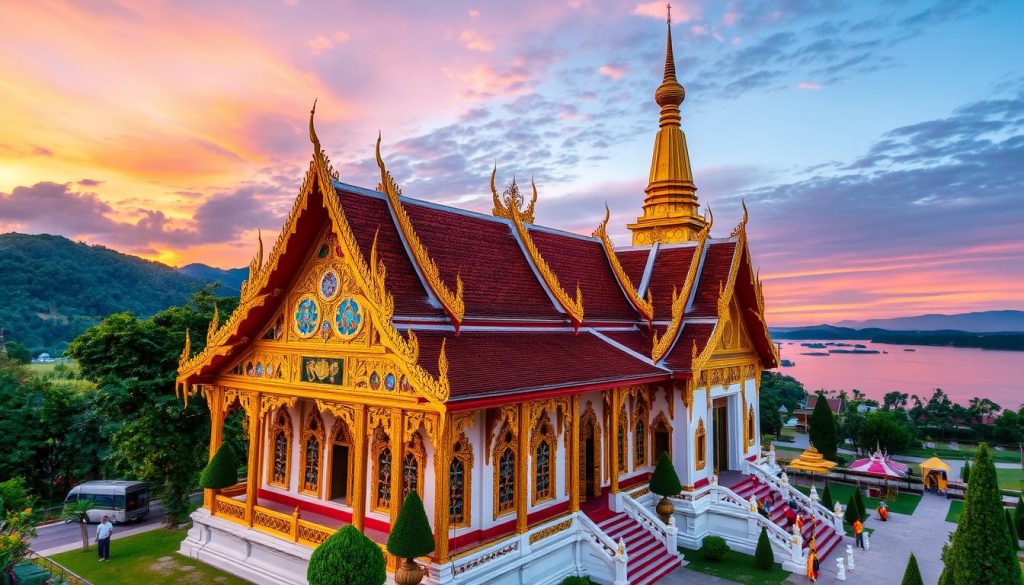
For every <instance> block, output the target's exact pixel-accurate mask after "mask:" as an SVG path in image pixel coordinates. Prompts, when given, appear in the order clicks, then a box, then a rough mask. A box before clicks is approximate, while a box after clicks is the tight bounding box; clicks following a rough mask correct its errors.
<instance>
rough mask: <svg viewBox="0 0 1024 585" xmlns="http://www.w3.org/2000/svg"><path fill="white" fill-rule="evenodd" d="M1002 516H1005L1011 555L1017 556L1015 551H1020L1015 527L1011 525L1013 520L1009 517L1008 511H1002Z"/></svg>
mask: <svg viewBox="0 0 1024 585" xmlns="http://www.w3.org/2000/svg"><path fill="white" fill-rule="evenodd" d="M1003 513H1004V515H1005V516H1006V535H1007V536H1008V537H1010V550H1012V551H1013V554H1014V555H1016V554H1017V550H1018V549H1020V537H1019V536H1017V527H1016V526H1014V524H1013V518H1012V517H1011V516H1010V510H1009V509H1008V508H1007V509H1004V510H1003Z"/></svg>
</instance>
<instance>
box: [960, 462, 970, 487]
mask: <svg viewBox="0 0 1024 585" xmlns="http://www.w3.org/2000/svg"><path fill="white" fill-rule="evenodd" d="M960 479H961V480H963V482H964V483H967V482H969V481H971V462H970V461H964V466H963V467H962V468H960Z"/></svg>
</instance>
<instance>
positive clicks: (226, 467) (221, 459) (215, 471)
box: [199, 443, 241, 490]
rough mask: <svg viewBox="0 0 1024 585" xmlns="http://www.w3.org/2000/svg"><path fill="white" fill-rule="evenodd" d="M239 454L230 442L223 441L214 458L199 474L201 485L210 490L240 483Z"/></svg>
mask: <svg viewBox="0 0 1024 585" xmlns="http://www.w3.org/2000/svg"><path fill="white" fill-rule="evenodd" d="M239 467H241V463H239V462H238V454H237V453H235V450H234V448H232V447H231V445H230V444H229V443H221V445H220V447H218V448H217V452H216V453H215V454H214V455H213V459H210V462H209V463H207V464H206V467H204V468H203V472H202V473H200V474H199V487H201V488H205V489H208V490H222V489H224V488H227V487H231V486H233V485H235V484H236V483H238V468H239Z"/></svg>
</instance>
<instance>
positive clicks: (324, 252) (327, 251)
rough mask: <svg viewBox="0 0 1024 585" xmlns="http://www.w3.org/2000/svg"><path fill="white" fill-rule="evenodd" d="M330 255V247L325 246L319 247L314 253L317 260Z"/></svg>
mask: <svg viewBox="0 0 1024 585" xmlns="http://www.w3.org/2000/svg"><path fill="white" fill-rule="evenodd" d="M330 253H331V247H330V246H328V245H327V244H324V245H322V246H320V250H319V251H318V252H317V253H316V257H317V258H326V257H327V255H328V254H330Z"/></svg>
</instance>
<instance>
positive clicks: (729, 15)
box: [722, 10, 740, 26]
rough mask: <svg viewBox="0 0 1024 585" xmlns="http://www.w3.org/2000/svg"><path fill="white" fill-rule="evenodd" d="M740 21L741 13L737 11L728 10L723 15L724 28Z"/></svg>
mask: <svg viewBox="0 0 1024 585" xmlns="http://www.w3.org/2000/svg"><path fill="white" fill-rule="evenodd" d="M739 19H740V13H739V12H736V11H735V10H727V11H726V12H725V14H723V15H722V26H732V25H734V24H736V22H737V21H739Z"/></svg>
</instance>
